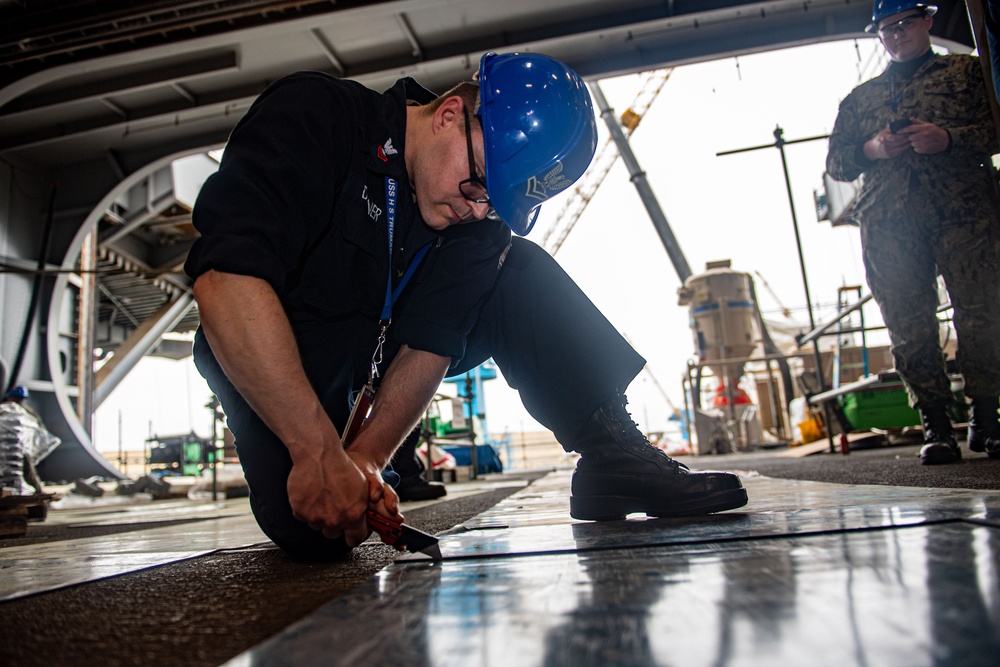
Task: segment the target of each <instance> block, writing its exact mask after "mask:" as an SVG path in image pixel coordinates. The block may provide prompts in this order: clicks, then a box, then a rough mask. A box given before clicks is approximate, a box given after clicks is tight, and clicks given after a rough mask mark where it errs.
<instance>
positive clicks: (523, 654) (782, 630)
mask: <svg viewBox="0 0 1000 667" xmlns="http://www.w3.org/2000/svg"><path fill="white" fill-rule="evenodd" d="M744 482H745V483H746V486H747V489H748V491H749V494H750V499H751V502H750V504H749V505H748V506H747V507H746V508H743V510H742V511H740V512H729V513H724V514H718V515H714V516H710V517H703V518H693V519H669V520H667V519H658V520H645V519H641V520H628V521H621V522H610V523H600V524H596V523H579V522H574V521H572V520H571V519H569V514H568V495H569V472H568V471H564V472H557V473H553V474H551V475H549V476H548V477H546V478H544V479H542V480H539V481H538V482H535V483H534V484H532V485H531V486H529V487H528V488H526V489H525V490H523V491H521V492H520V493H518V494H516V495H514V496H511V497H510V498H509V499H508V500H507V501H505V502H503V503H501V504H500V505H498V506H497V507H495V508H494V509H493V510H491V511H490V512H487V513H486V514H483V515H480V516H479V517H476V518H475V519H473V520H472V521H470V522H468V523H467V524H466V525H464V526H460V527H459V528H457V529H455V530H454V531H451V533H450V534H448V535H445V536H443V537H442V540H441V547H442V551H443V553H444V555H445V560H444V561H443V562H441V563H433V562H431V561H429V560H427V559H425V558H424V557H420V556H408V557H405V558H402V559H400V560H399V561H397V562H396V563H395V564H394V565H392V566H390V567H389V568H387V569H385V570H383V571H382V572H380V573H379V575H378V576H376V577H375V578H373V579H372V580H370V581H369V582H368V583H367V584H365V585H362V586H359V587H357V588H356V589H354V590H353V591H352V592H351V593H349V594H347V595H345V596H343V597H340V598H338V599H337V600H335V601H333V602H331V603H330V604H328V605H326V606H325V607H322V608H321V609H319V610H318V611H316V612H315V613H314V614H312V615H311V616H309V617H307V618H305V619H303V620H302V621H300V622H299V623H297V624H295V625H293V626H292V627H290V628H288V629H287V630H286V631H285V632H283V633H281V634H279V635H277V636H276V637H274V638H272V639H271V640H269V641H267V642H265V643H263V644H261V645H259V646H257V647H255V648H254V649H252V650H250V651H248V652H246V653H245V654H243V655H241V656H238V657H237V658H235V659H234V660H232V661H231V662H230V663H227V664H229V665H234V666H240V667H246V666H250V665H254V666H256V665H268V666H272V665H295V666H297V667H299V666H308V665H324V666H327V665H359V664H373V665H383V664H398V665H408V666H411V665H434V666H446V665H462V666H468V665H517V666H519V667H528V666H531V665H553V666H554V665H573V666H585V665H594V666H598V665H601V666H604V665H664V666H666V665H683V666H685V667H691V666H700V665H706V666H709V665H711V666H722V665H768V666H771V665H782V666H784V665H788V666H797V665H809V666H815V665H831V666H837V667H843V666H845V665H858V666H860V667H868V666H875V665H903V666H907V667H916V666H920V665H936V666H943V665H956V666H959V665H961V666H975V665H984V666H985V665H989V666H990V667H995V666H996V665H998V664H1000V492H996V491H967V490H957V489H922V488H909V487H889V486H858V485H834V484H823V483H816V482H802V481H794V480H776V479H768V478H762V477H749V478H747V479H745V480H744Z"/></svg>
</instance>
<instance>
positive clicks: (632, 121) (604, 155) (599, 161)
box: [541, 67, 673, 256]
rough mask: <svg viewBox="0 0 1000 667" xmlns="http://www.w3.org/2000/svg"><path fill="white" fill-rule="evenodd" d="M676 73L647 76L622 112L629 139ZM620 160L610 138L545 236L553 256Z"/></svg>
mask: <svg viewBox="0 0 1000 667" xmlns="http://www.w3.org/2000/svg"><path fill="white" fill-rule="evenodd" d="M672 72H673V68H672V67H667V68H665V69H658V70H653V71H651V72H647V73H646V75H645V78H644V81H643V83H642V87H641V88H640V89H639V92H638V93H637V94H636V96H635V99H634V100H633V101H632V104H631V106H629V108H628V109H626V110H625V111H624V112H623V113H622V115H621V118H620V121H621V125H622V130H623V131H624V133H625V136H626V138H627V137H630V136H632V133H633V132H634V131H635V128H637V127H638V126H639V122H640V121H641V120H642V118H643V116H644V115H645V114H646V112H647V111H649V107H650V106H652V104H653V101H654V100H655V99H656V97H657V95H659V94H660V90H662V88H663V85H664V84H665V83H666V82H667V79H669V78H670V74H671V73H672ZM617 159H618V149H617V148H616V146H615V144H614V139H613V138H612V137H608V138H607V139H605V141H604V145H603V146H601V148H600V150H598V151H597V154H596V155H595V157H594V161H593V162H592V163H591V165H590V167H589V168H588V169H587V171H586V172H585V173H584V175H583V177H582V178H581V179H580V181H579V182H578V183H577V185H576V187H575V188H574V189H573V192H572V194H571V195H570V197H569V198H568V199H567V200H566V201H565V203H564V204H563V207H562V208H561V209H560V210H559V213H558V214H557V215H556V219H555V222H553V223H552V226H550V227H549V228H548V229H547V230H546V232H545V235H544V236H542V242H541V245H542V247H543V248H545V249H546V250H547V251H548V252H549V254H550V255H552V256H555V254H556V253H557V252H559V248H561V247H562V244H563V242H564V241H565V240H566V237H567V236H569V233H570V232H571V231H573V227H574V226H575V225H576V223H577V221H578V220H579V219H580V216H581V215H582V214H583V211H584V209H586V208H587V204H589V203H590V200H591V199H593V197H594V195H595V194H596V193H597V189H598V188H599V187H601V183H603V182H604V178H605V177H606V176H607V175H608V172H610V171H611V167H613V166H614V164H615V161H616V160H617Z"/></svg>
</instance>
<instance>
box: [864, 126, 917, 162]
mask: <svg viewBox="0 0 1000 667" xmlns="http://www.w3.org/2000/svg"><path fill="white" fill-rule="evenodd" d="M903 131H904V132H905V130H903ZM909 148H910V140H909V138H908V137H906V136H905V135H903V134H902V132H899V133H896V134H893V133H892V132H890V131H889V130H888V129H885V130H882V131H881V132H879V133H878V134H876V135H875V136H874V137H872V138H871V139H869V140H868V141H866V142H865V145H864V153H865V157H866V158H868V159H869V160H891V159H893V158H895V157H899V156H900V155H902V154H903V153H905V152H906V151H907V150H909Z"/></svg>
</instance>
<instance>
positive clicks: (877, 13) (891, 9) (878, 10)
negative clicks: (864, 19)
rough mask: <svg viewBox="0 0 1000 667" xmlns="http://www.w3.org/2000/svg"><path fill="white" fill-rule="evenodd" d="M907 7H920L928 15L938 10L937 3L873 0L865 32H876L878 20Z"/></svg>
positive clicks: (908, 0)
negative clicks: (870, 15) (873, 3)
mask: <svg viewBox="0 0 1000 667" xmlns="http://www.w3.org/2000/svg"><path fill="white" fill-rule="evenodd" d="M909 9H922V10H923V11H924V13H925V14H927V15H928V16H933V15H934V13H935V12H937V10H938V8H937V5H928V4H927V3H926V2H914V1H913V0H875V5H874V6H873V7H872V22H871V23H869V24H868V27H867V28H865V32H876V31H877V30H878V24H879V21H881V20H882V19H884V18H888V17H890V16H895V15H896V14H899V13H900V12H905V11H907V10H909Z"/></svg>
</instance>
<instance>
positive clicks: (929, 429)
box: [920, 405, 962, 465]
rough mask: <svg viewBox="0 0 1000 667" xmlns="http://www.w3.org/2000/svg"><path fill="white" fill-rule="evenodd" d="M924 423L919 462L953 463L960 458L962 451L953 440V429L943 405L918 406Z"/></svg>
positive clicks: (927, 463)
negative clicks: (922, 444) (922, 443)
mask: <svg viewBox="0 0 1000 667" xmlns="http://www.w3.org/2000/svg"><path fill="white" fill-rule="evenodd" d="M920 420H921V421H922V422H923V425H924V446H923V447H921V448H920V462H921V463H923V464H924V465H938V464H941V463H955V462H956V461H958V460H960V459H961V458H962V451H961V450H960V449H959V448H958V443H957V442H955V429H953V428H952V426H951V418H950V417H948V410H947V408H945V407H944V406H943V405H931V406H927V407H925V408H923V407H922V408H920Z"/></svg>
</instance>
